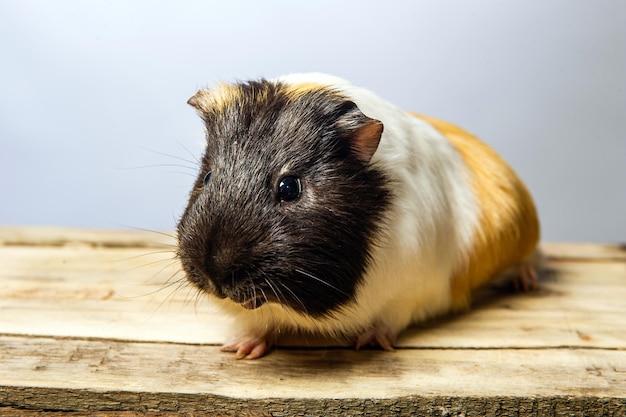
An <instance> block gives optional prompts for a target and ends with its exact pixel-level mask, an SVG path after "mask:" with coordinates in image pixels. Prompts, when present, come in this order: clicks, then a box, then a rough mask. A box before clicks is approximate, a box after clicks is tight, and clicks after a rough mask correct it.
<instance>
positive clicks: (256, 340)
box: [221, 334, 272, 359]
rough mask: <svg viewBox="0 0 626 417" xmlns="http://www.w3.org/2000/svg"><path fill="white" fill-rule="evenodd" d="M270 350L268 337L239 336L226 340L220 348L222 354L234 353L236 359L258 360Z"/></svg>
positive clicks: (270, 345)
mask: <svg viewBox="0 0 626 417" xmlns="http://www.w3.org/2000/svg"><path fill="white" fill-rule="evenodd" d="M271 349H272V343H271V342H270V339H269V337H267V336H265V337H258V336H250V335H246V334H243V335H239V336H234V337H231V338H230V339H228V341H226V343H224V345H223V346H222V349H221V350H222V352H235V358H236V359H258V358H260V357H261V356H264V355H266V354H267V353H269V351H270V350H271Z"/></svg>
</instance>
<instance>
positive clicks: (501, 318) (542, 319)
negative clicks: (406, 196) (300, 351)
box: [0, 246, 626, 348]
mask: <svg viewBox="0 0 626 417" xmlns="http://www.w3.org/2000/svg"><path fill="white" fill-rule="evenodd" d="M0 256H1V260H0V262H1V264H2V266H3V268H2V269H3V271H4V272H3V276H2V282H3V284H2V286H1V287H0V309H1V310H0V311H2V315H3V317H4V320H1V321H0V333H5V334H28V335H43V336H61V337H65V336H68V337H88V338H92V337H102V338H108V339H120V340H140V341H164V342H179V343H204V344H207V343H208V344H220V343H222V342H223V341H224V340H226V338H227V337H228V336H229V335H230V333H231V330H230V329H231V327H232V323H231V321H230V320H229V319H228V318H226V317H223V316H220V315H218V314H217V313H216V312H215V311H214V310H213V309H212V308H211V305H210V303H209V301H208V300H206V299H205V298H203V297H201V296H198V295H197V293H196V292H195V291H194V290H193V289H191V288H190V287H189V286H187V284H186V283H185V282H184V278H183V277H182V275H180V274H177V272H178V271H179V266H178V264H177V263H176V262H174V261H172V254H171V253H170V252H167V251H166V252H161V251H153V250H152V249H145V248H111V247H90V246H84V247H83V246H81V247H72V246H69V247H68V246H62V247H24V246H10V247H2V248H0ZM170 279H173V280H174V281H173V282H174V284H173V288H166V287H165V286H166V285H167V284H166V282H167V281H168V280H170ZM177 279H182V280H183V281H182V283H181V284H180V285H182V287H181V288H180V289H179V288H178V286H179V284H178V283H176V280H177ZM624 299H626V264H625V263H621V262H603V263H582V262H559V270H558V274H557V275H556V277H555V278H554V279H553V280H552V281H548V282H545V283H543V284H542V287H541V289H540V290H539V291H537V292H530V293H513V294H511V293H504V294H502V293H501V292H498V291H493V292H491V293H490V294H489V295H488V296H487V297H486V298H485V300H484V301H483V303H482V304H479V305H477V306H475V308H474V309H472V310H471V311H469V312H468V313H464V314H460V315H457V316H453V317H449V318H445V319H442V320H439V321H436V322H433V323H429V324H426V325H423V326H419V327H416V328H414V329H411V330H409V331H408V332H406V333H405V334H403V335H402V337H401V338H400V340H399V346H403V347H409V346H414V347H420V348H423V347H446V348H447V347H489V348H493V347H509V348H514V347H558V346H572V347H591V346H597V347H623V346H624V344H625V342H624V340H625V339H624V338H625V336H624V334H626V321H625V320H624V319H623V317H626V303H624V302H623V300H624ZM61 307H62V308H61ZM286 343H287V344H288V345H294V344H296V345H297V344H303V343H304V344H306V345H313V346H315V345H319V344H320V343H324V341H317V340H306V341H304V342H303V341H299V340H295V341H294V340H288V341H286Z"/></svg>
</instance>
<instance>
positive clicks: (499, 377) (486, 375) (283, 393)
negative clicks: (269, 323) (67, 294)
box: [0, 337, 626, 415]
mask: <svg viewBox="0 0 626 417" xmlns="http://www.w3.org/2000/svg"><path fill="white" fill-rule="evenodd" d="M0 353H1V357H3V358H4V359H3V368H2V369H3V372H4V375H3V377H2V380H1V382H0V386H2V391H0V404H3V405H10V406H18V405H19V406H26V407H31V408H32V407H35V406H36V408H40V409H52V408H55V407H56V408H57V409H66V410H77V409H81V407H84V404H85V403H86V402H87V400H89V401H92V399H94V398H95V399H97V400H98V401H102V395H101V393H113V394H109V395H108V396H107V397H108V400H109V401H111V400H112V399H113V398H118V397H121V398H125V399H124V401H122V403H121V404H120V403H119V402H117V403H116V404H110V403H104V404H105V405H106V407H113V408H111V409H118V410H119V409H125V410H133V411H142V410H144V408H143V407H145V403H144V402H143V401H145V398H153V400H154V396H156V394H158V397H160V396H161V395H163V393H167V394H169V395H167V396H165V395H164V397H165V398H169V399H170V401H171V404H168V403H169V402H170V401H164V404H163V403H162V404H160V405H159V408H158V409H159V410H162V411H177V412H192V411H196V412H199V411H207V412H208V411H215V412H224V413H227V414H229V413H234V412H243V411H245V410H246V409H247V407H249V406H250V402H252V403H254V404H256V407H259V409H257V410H256V411H258V412H261V411H262V412H265V413H266V415H289V414H290V413H291V412H292V411H296V410H298V409H301V408H302V407H304V408H306V409H307V410H317V411H320V415H326V411H328V410H322V409H321V407H324V406H325V404H326V403H325V401H328V400H332V401H333V402H334V403H335V406H337V405H340V404H343V402H342V401H341V400H346V402H347V403H348V404H350V403H351V402H354V404H355V405H356V407H362V406H364V404H365V403H367V401H370V400H371V399H373V398H374V399H376V400H378V401H386V400H387V401H388V404H394V405H395V406H396V407H400V408H406V409H407V410H409V411H411V410H413V411H414V410H415V408H414V405H412V404H413V402H414V399H415V398H418V397H421V398H423V400H424V401H426V400H430V401H432V400H433V399H437V398H464V399H466V400H468V399H472V398H475V399H481V398H490V397H491V398H506V397H517V398H538V399H542V398H545V399H546V401H548V400H547V399H555V398H559V397H570V398H571V397H574V398H576V397H580V398H596V397H597V398H613V399H616V400H620V399H624V398H623V396H624V393H625V392H626V352H625V351H623V350H603V349H514V350H509V349H502V350H500V349H498V350H481V349H459V350H457V349H451V350H440V349H439V350H432V349H425V350H419V349H418V350H416V349H400V350H398V351H397V352H396V353H388V352H380V351H374V350H370V351H363V352H359V353H358V354H355V353H354V352H352V351H350V350H345V349H317V350H300V349H289V350H281V351H279V352H277V353H275V354H273V355H269V356H268V357H266V358H264V359H263V360H260V361H236V360H233V359H232V355H229V354H225V353H220V352H218V350H217V348H216V347H214V346H189V345H181V344H153V343H127V342H115V341H85V340H72V339H66V340H60V339H46V338H24V337H4V338H2V339H1V344H0ZM494 364H498V366H497V368H498V369H497V372H494V369H493V367H494ZM616 364H617V365H616ZM11 375H13V377H11ZM15 375H19V377H15ZM32 387H37V389H32ZM86 388H88V389H86ZM59 392H65V393H72V395H60V396H58V397H57V398H54V397H51V396H50V393H59ZM25 393H28V398H25ZM139 393H142V395H132V394H139ZM143 393H146V394H153V396H152V397H150V396H149V395H143ZM177 394H181V395H180V396H179V395H177ZM270 399H271V401H267V400H270ZM389 400H394V401H389ZM22 401H26V403H24V402H22ZM625 401H626V400H625ZM202 403H204V408H202V407H203V406H202ZM625 405H626V403H625V402H622V407H624V406H625ZM198 407H200V408H198ZM218 407H219V408H218ZM622 410H625V409H624V408H622ZM322 411H323V413H322ZM344 411H346V410H345V409H344ZM353 411H354V410H353ZM409 414H412V413H411V412H408V413H404V414H403V415H409Z"/></svg>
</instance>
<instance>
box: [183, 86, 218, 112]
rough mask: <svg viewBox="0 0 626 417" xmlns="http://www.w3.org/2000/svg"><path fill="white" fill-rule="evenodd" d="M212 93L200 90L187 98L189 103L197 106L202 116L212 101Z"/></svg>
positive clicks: (194, 106)
mask: <svg viewBox="0 0 626 417" xmlns="http://www.w3.org/2000/svg"><path fill="white" fill-rule="evenodd" d="M211 101H212V100H211V93H210V92H208V91H206V90H199V91H198V92H197V93H196V94H194V95H193V96H191V98H190V99H189V100H187V104H189V105H190V106H191V107H193V108H195V109H196V111H197V112H198V114H199V115H200V116H202V115H203V113H205V112H206V110H207V106H209V103H211Z"/></svg>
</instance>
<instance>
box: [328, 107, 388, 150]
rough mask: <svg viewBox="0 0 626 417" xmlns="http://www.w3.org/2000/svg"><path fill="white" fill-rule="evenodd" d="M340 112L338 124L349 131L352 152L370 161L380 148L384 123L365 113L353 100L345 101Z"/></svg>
mask: <svg viewBox="0 0 626 417" xmlns="http://www.w3.org/2000/svg"><path fill="white" fill-rule="evenodd" d="M340 114H341V115H340V116H339V118H338V119H337V126H338V127H339V128H340V129H343V130H346V131H348V141H349V142H350V148H351V149H352V152H353V153H354V155H355V156H356V157H357V158H358V159H360V160H361V161H363V162H369V161H370V160H371V159H372V157H373V156H374V153H375V152H376V149H378V144H379V143H380V138H381V136H382V134H383V127H384V126H383V123H382V122H381V121H380V120H376V119H372V118H370V117H367V116H366V115H364V114H363V113H362V112H361V110H359V108H358V107H357V106H356V104H354V103H353V102H351V101H349V102H346V103H344V105H343V106H342V110H340Z"/></svg>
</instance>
